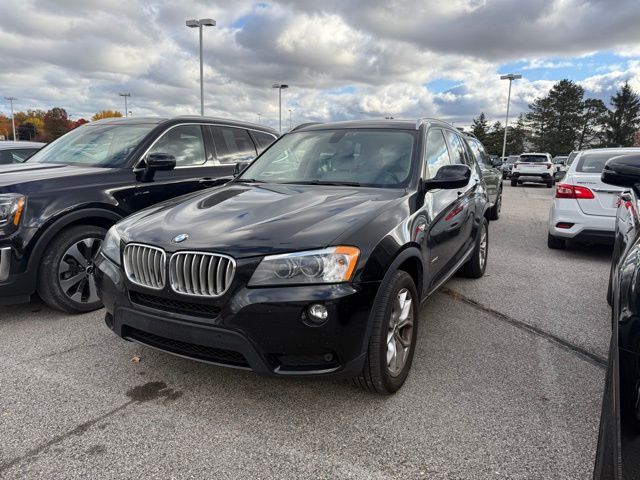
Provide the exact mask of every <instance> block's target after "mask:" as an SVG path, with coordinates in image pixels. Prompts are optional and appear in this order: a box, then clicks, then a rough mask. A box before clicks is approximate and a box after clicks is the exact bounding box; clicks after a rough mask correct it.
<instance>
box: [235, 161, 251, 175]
mask: <svg viewBox="0 0 640 480" xmlns="http://www.w3.org/2000/svg"><path fill="white" fill-rule="evenodd" d="M249 165H251V162H238V163H236V165H235V167H234V168H233V178H235V177H237V176H238V175H240V174H241V173H242V172H243V171H244V169H245V168H247V167H248V166H249Z"/></svg>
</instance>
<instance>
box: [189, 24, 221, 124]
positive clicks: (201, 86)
mask: <svg viewBox="0 0 640 480" xmlns="http://www.w3.org/2000/svg"><path fill="white" fill-rule="evenodd" d="M186 25H187V27H189V28H196V27H197V28H198V30H199V34H200V35H199V36H200V115H202V116H204V68H203V65H202V27H215V26H216V21H215V20H214V19H212V18H201V19H200V20H187V22H186Z"/></svg>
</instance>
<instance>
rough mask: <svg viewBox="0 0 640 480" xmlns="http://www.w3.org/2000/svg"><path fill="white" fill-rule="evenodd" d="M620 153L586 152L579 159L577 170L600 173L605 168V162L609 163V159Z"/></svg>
mask: <svg viewBox="0 0 640 480" xmlns="http://www.w3.org/2000/svg"><path fill="white" fill-rule="evenodd" d="M620 155H621V153H620V152H599V153H595V152H594V153H589V152H584V153H583V154H582V155H580V158H579V159H578V163H577V165H576V172H581V173H597V174H600V173H602V170H604V164H605V163H607V160H609V159H610V158H613V157H619V156H620Z"/></svg>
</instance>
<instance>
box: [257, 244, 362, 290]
mask: <svg viewBox="0 0 640 480" xmlns="http://www.w3.org/2000/svg"><path fill="white" fill-rule="evenodd" d="M359 255H360V250H358V249H357V248H355V247H342V246H341V247H330V248H325V249H323V250H310V251H308V252H296V253H286V254H283V255H271V256H268V257H264V258H263V259H262V261H261V262H260V265H258V268H257V269H256V271H255V272H254V273H253V276H252V277H251V280H250V281H249V286H250V287H253V286H257V285H260V286H264V285H291V284H313V283H316V284H317V283H340V282H348V281H349V280H351V277H352V275H353V271H354V270H355V268H356V263H357V261H358V256H359Z"/></svg>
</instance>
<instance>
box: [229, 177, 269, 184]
mask: <svg viewBox="0 0 640 480" xmlns="http://www.w3.org/2000/svg"><path fill="white" fill-rule="evenodd" d="M236 182H237V183H267V182H265V181H264V180H256V179H255V178H236Z"/></svg>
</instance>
